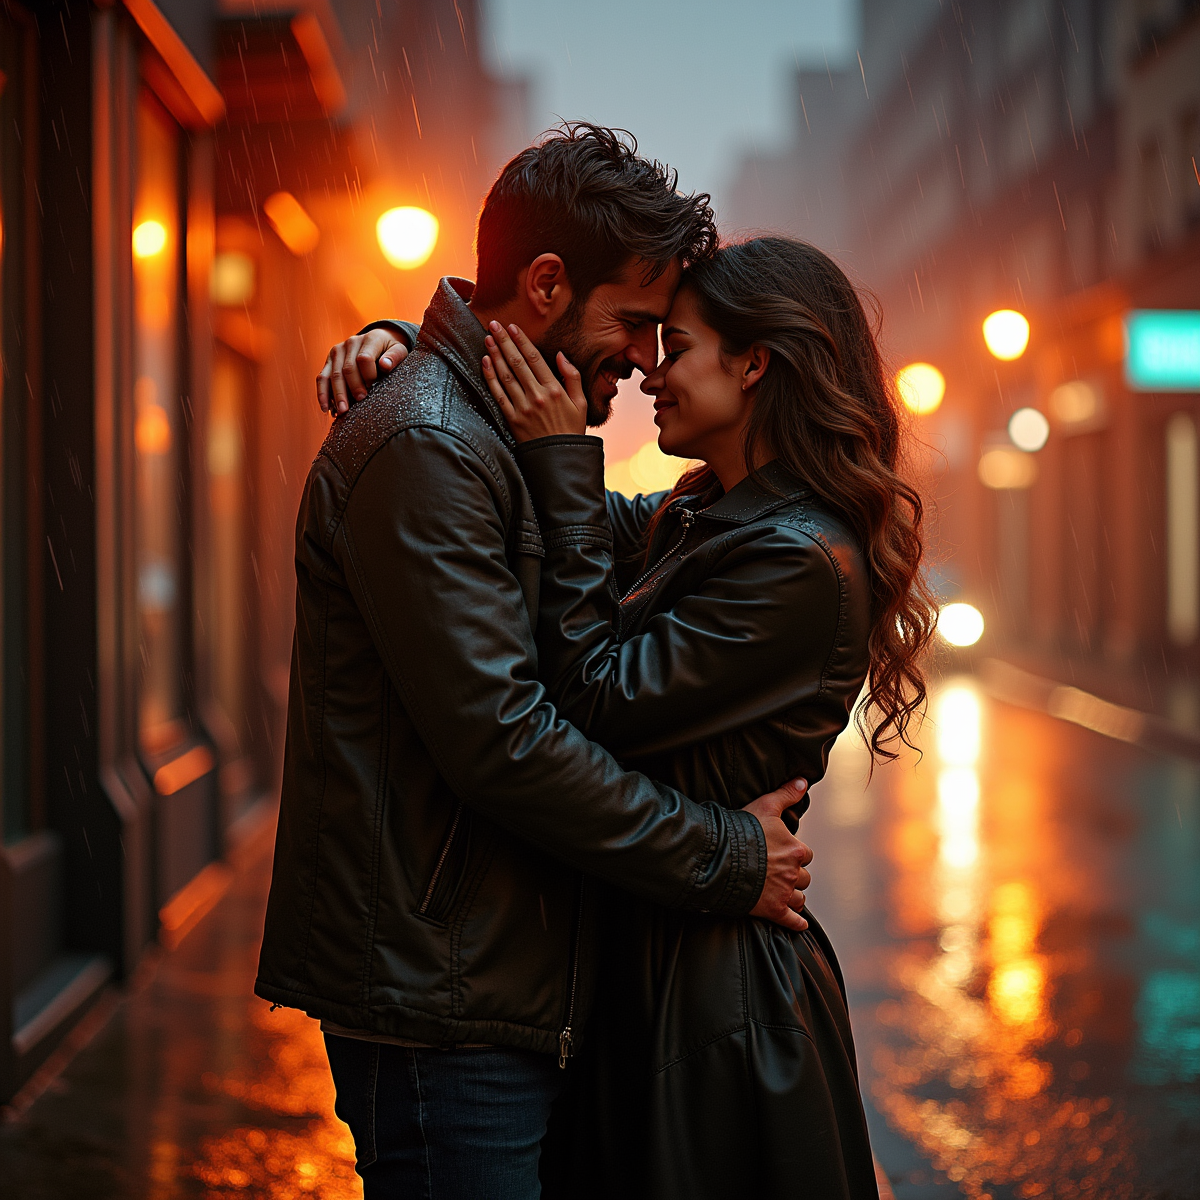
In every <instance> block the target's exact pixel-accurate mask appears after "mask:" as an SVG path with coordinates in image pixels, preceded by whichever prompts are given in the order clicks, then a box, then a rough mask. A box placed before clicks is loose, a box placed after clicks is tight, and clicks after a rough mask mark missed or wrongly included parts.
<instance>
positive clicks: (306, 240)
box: [263, 192, 321, 258]
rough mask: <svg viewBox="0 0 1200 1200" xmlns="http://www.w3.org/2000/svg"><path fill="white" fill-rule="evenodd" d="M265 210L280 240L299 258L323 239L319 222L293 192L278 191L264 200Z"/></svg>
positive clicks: (309, 252)
mask: <svg viewBox="0 0 1200 1200" xmlns="http://www.w3.org/2000/svg"><path fill="white" fill-rule="evenodd" d="M263 212H265V213H266V214H267V220H268V221H270V222H271V228H272V229H274V230H275V232H276V233H277V234H279V240H280V241H281V242H282V243H283V244H284V245H285V246H286V247H287V248H288V249H289V250H290V251H291V252H292V253H293V254H294V255H296V257H297V258H303V257H304V255H306V254H311V253H312V252H313V251H314V250H315V249H316V248H317V243H318V242H319V241H320V240H321V231H320V230H319V229H318V228H317V223H316V221H314V220H313V219H312V217H310V216H309V215H308V213H307V212H306V211H305V208H304V205H302V204H301V203H300V201H299V200H297V199H296V197H295V196H293V195H292V193H291V192H276V193H275V194H274V195H272V196H268V197H267V198H266V200H264V201H263Z"/></svg>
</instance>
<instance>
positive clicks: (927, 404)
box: [896, 362, 946, 416]
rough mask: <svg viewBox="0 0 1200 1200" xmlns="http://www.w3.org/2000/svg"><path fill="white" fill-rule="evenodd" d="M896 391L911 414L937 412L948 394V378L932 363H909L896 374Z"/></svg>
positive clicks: (920, 414)
mask: <svg viewBox="0 0 1200 1200" xmlns="http://www.w3.org/2000/svg"><path fill="white" fill-rule="evenodd" d="M896 391H897V392H899V393H900V399H901V400H903V401H904V406H905V408H907V409H908V410H909V411H910V412H914V413H916V414H917V415H918V416H923V415H924V414H925V413H931V412H935V411H936V410H937V408H938V406H939V405H940V404H941V403H942V397H943V396H945V394H946V377H945V376H944V375H943V374H942V373H941V371H939V370H938V369H937V367H935V366H934V365H933V364H932V363H926V362H916V363H909V364H908V366H907V367H901V368H900V370H899V371H897V372H896Z"/></svg>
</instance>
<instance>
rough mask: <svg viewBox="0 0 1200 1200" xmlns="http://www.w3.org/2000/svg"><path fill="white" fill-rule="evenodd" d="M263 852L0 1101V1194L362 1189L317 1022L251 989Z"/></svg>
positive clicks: (258, 1194) (210, 1195)
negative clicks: (6, 1103)
mask: <svg viewBox="0 0 1200 1200" xmlns="http://www.w3.org/2000/svg"><path fill="white" fill-rule="evenodd" d="M268 832H269V831H268ZM269 850H270V841H269V839H260V841H259V844H258V845H257V846H256V847H252V848H249V851H250V852H249V853H248V854H247V855H246V858H247V861H245V862H244V863H243V864H242V866H241V869H240V870H239V871H238V872H237V874H236V878H235V882H234V884H233V886H232V887H231V889H230V891H229V892H228V893H227V894H226V896H225V897H224V899H223V900H221V902H220V903H219V904H218V905H217V907H216V908H215V909H214V911H213V912H212V913H210V914H209V915H208V916H207V917H206V918H205V919H204V920H203V921H202V922H201V923H200V924H199V925H198V926H197V928H196V929H195V930H194V931H193V932H192V933H191V934H190V935H189V936H188V937H187V938H186V939H185V940H184V942H183V944H182V945H181V946H180V947H179V949H178V950H176V951H174V952H173V953H171V954H168V955H164V956H163V957H162V958H161V959H159V960H158V961H157V962H152V963H150V964H148V966H147V969H146V970H145V971H144V973H143V974H144V977H143V978H142V979H140V980H139V981H138V984H137V986H136V987H135V989H134V991H133V994H132V995H131V996H130V997H129V998H128V1000H127V1001H126V1002H125V1003H124V1004H121V1005H119V1006H117V1007H116V1008H115V1010H114V1011H113V1012H112V1015H111V1016H110V1018H109V1019H108V1021H107V1023H106V1024H105V1025H104V1027H103V1028H102V1029H101V1030H100V1032H98V1033H97V1034H96V1036H95V1037H94V1039H93V1040H92V1041H91V1042H90V1043H89V1044H88V1045H87V1046H86V1047H85V1048H84V1049H83V1050H82V1051H81V1052H80V1053H79V1054H78V1055H77V1056H76V1057H75V1058H74V1059H73V1061H72V1062H71V1063H70V1065H69V1066H68V1067H67V1068H66V1070H65V1071H63V1072H62V1074H61V1075H59V1076H58V1077H57V1078H56V1079H55V1080H54V1081H53V1082H52V1083H51V1084H50V1086H49V1087H48V1088H47V1089H46V1090H45V1092H44V1093H43V1094H42V1095H41V1096H40V1097H39V1098H38V1099H37V1100H36V1101H34V1103H33V1104H32V1105H30V1106H29V1108H28V1109H27V1110H26V1111H24V1112H21V1113H18V1114H14V1113H12V1112H10V1113H8V1114H7V1119H6V1120H5V1122H4V1124H3V1125H2V1126H0V1195H2V1196H4V1197H8V1196H10V1195H11V1196H13V1197H14V1198H15V1197H20V1198H21V1200H63V1198H64V1197H72V1200H76V1198H78V1200H85V1198H86V1200H92V1198H96V1200H109V1198H112V1200H126V1198H129V1197H137V1198H139V1200H140V1198H143V1197H144V1198H146V1200H175V1198H176V1197H186V1198H189V1200H190V1198H193V1197H195V1198H203V1200H230V1198H232V1197H246V1198H249V1197H254V1198H255V1200H258V1198H263V1200H308V1198H310V1197H311V1198H317V1200H352V1198H354V1197H361V1195H362V1189H361V1186H360V1184H359V1181H358V1178H357V1176H356V1175H355V1174H354V1146H353V1142H352V1140H351V1138H350V1132H349V1130H348V1129H347V1128H346V1126H345V1125H343V1124H342V1123H341V1122H340V1121H339V1120H338V1119H337V1118H336V1117H335V1116H334V1114H333V1083H332V1080H331V1079H330V1077H329V1068H328V1065H327V1064H326V1061H325V1051H324V1047H323V1045H322V1042H321V1035H320V1031H319V1030H318V1028H317V1024H316V1022H315V1021H311V1020H310V1019H309V1018H308V1017H306V1016H305V1015H304V1014H303V1013H299V1012H296V1011H295V1010H292V1009H282V1008H281V1009H276V1010H275V1012H271V1010H270V1005H268V1004H267V1003H266V1002H265V1001H262V1000H259V999H257V998H256V997H254V996H253V995H252V994H251V988H252V986H253V981H254V971H255V967H256V965H257V959H258V944H259V940H260V938H261V936H262V916H263V911H264V909H265V906H266V893H267V884H268V882H269V873H270V857H269ZM9 1188H11V1189H12V1190H11V1191H10V1190H8V1189H9Z"/></svg>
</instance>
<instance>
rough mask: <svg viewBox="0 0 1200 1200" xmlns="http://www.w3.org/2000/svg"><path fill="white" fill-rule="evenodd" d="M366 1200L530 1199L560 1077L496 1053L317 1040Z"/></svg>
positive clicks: (546, 1064) (551, 1068) (517, 1053)
mask: <svg viewBox="0 0 1200 1200" xmlns="http://www.w3.org/2000/svg"><path fill="white" fill-rule="evenodd" d="M325 1052H326V1053H327V1054H328V1055H329V1066H330V1069H331V1070H332V1071H333V1082H334V1085H335V1086H336V1088H337V1102H336V1104H335V1106H334V1111H335V1112H336V1113H337V1115H338V1116H339V1117H340V1118H341V1119H342V1120H343V1121H345V1122H346V1124H347V1125H349V1126H350V1132H351V1133H352V1134H353V1135H354V1148H355V1153H356V1156H357V1164H356V1167H355V1169H356V1170H357V1171H358V1173H359V1175H361V1176H362V1181H363V1196H364V1200H537V1198H538V1197H539V1196H540V1195H541V1185H540V1184H539V1183H538V1156H539V1153H540V1143H541V1140H542V1135H543V1134H544V1133H545V1132H546V1122H547V1120H548V1118H549V1116H550V1106H551V1104H553V1102H554V1099H555V1097H556V1096H557V1095H558V1093H559V1090H560V1088H561V1087H562V1077H563V1075H564V1072H562V1071H560V1070H559V1069H558V1062H557V1060H556V1059H555V1058H554V1057H553V1056H552V1055H549V1054H533V1053H531V1052H529V1051H525V1050H510V1049H506V1048H503V1047H487V1048H483V1049H467V1048H463V1049H457V1050H425V1049H421V1050H410V1049H407V1048H405V1047H403V1046H392V1045H387V1044H385V1043H379V1042H364V1041H359V1040H358V1039H355V1038H348V1037H339V1036H336V1035H334V1034H326V1035H325Z"/></svg>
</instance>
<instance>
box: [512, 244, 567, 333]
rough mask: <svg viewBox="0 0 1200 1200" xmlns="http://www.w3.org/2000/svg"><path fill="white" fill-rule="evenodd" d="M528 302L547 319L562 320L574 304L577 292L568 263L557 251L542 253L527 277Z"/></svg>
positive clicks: (531, 264) (528, 271)
mask: <svg viewBox="0 0 1200 1200" xmlns="http://www.w3.org/2000/svg"><path fill="white" fill-rule="evenodd" d="M524 291H525V302H526V303H527V304H528V305H529V306H530V307H531V308H532V309H533V310H534V312H536V313H537V314H538V316H539V317H541V318H542V319H543V320H545V321H546V322H548V323H550V322H553V321H556V320H558V318H559V317H561V316H562V314H563V313H565V312H566V311H567V308H568V307H569V306H570V303H571V298H572V296H573V293H572V291H571V281H570V279H569V278H568V277H567V267H566V264H565V263H564V262H563V260H562V259H561V258H559V256H558V255H557V254H539V255H538V256H537V258H535V259H534V260H533V262H531V263H530V264H529V267H528V269H527V270H526V271H525V279H524Z"/></svg>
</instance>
